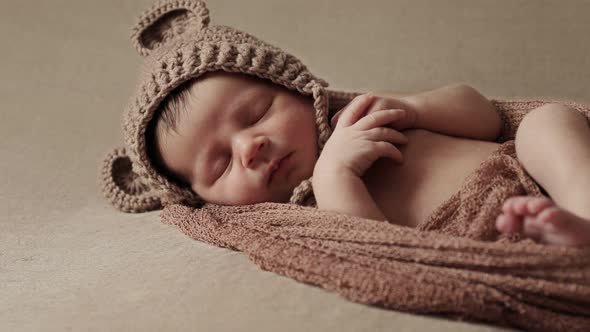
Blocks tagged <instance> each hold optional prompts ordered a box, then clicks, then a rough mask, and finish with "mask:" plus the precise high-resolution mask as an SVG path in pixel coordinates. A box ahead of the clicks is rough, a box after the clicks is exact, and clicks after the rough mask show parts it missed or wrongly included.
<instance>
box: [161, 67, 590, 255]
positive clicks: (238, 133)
mask: <svg viewBox="0 0 590 332" xmlns="http://www.w3.org/2000/svg"><path fill="white" fill-rule="evenodd" d="M154 123H155V126H154V127H155V128H154V130H152V131H151V134H152V135H153V139H151V140H149V141H150V142H152V144H153V146H152V147H151V155H152V158H153V159H154V160H155V163H156V164H157V165H159V168H160V169H161V170H162V171H163V172H165V173H167V175H168V176H169V177H171V178H174V179H175V180H176V181H178V182H181V183H184V184H185V185H187V186H189V187H190V188H192V190H194V191H195V192H196V193H197V194H198V195H199V196H200V197H202V198H203V199H204V200H206V201H207V202H211V203H217V204H225V205H243V204H254V203H260V202H288V201H289V197H290V196H291V194H292V192H293V190H294V188H295V187H296V186H297V185H298V184H299V183H301V181H303V180H305V179H307V178H310V177H312V179H313V188H314V194H315V198H316V200H317V206H318V208H319V209H325V210H331V211H337V212H341V213H346V214H351V215H355V216H360V217H364V218H370V219H375V220H383V221H389V222H397V221H403V225H405V226H409V227H415V226H416V225H417V224H418V223H419V222H420V221H422V220H424V218H426V217H427V216H428V215H429V214H430V213H431V212H432V211H433V210H434V209H435V208H436V207H437V206H439V205H440V204H441V203H442V202H443V201H444V200H445V199H446V198H448V197H449V196H450V195H451V194H452V193H453V192H455V191H457V189H459V187H460V185H461V183H462V182H463V181H464V180H465V177H466V176H467V175H468V174H469V173H470V172H472V171H473V170H474V169H475V168H476V167H477V166H478V165H479V164H480V163H481V162H482V161H483V160H484V159H485V158H486V157H487V156H488V155H490V154H491V153H492V152H493V151H494V150H496V149H497V148H498V146H499V145H500V144H498V143H495V141H496V139H497V138H498V136H499V133H500V130H501V120H500V117H499V116H498V114H497V112H496V111H495V109H494V107H493V106H492V104H491V103H490V102H489V101H488V100H487V99H486V98H485V97H483V96H482V95H481V94H480V93H478V92H477V91H476V90H475V89H473V88H471V87H469V86H466V85H462V84H458V85H450V86H446V87H443V88H440V89H436V90H433V91H429V92H425V93H420V94H415V95H410V96H403V97H398V98H395V96H393V95H390V96H387V95H383V94H382V95H379V94H377V93H376V94H363V95H360V96H358V97H356V98H355V99H353V100H352V101H351V102H350V103H349V104H348V105H347V106H346V107H344V108H343V109H342V110H340V111H339V112H338V113H337V114H336V115H335V116H334V117H333V118H332V120H331V124H332V127H333V129H334V131H333V133H332V135H331V136H330V138H329V139H328V141H327V142H326V145H325V147H324V149H323V151H322V152H321V154H319V155H318V149H317V147H316V144H315V142H316V140H317V137H316V136H317V134H316V124H315V116H314V108H313V100H312V99H311V98H309V97H305V96H302V95H300V94H298V93H294V92H292V91H289V90H288V89H286V88H284V87H281V86H278V85H276V84H273V83H271V82H268V81H265V80H262V79H258V78H255V77H249V76H248V75H243V74H235V73H226V72H212V73H208V74H206V75H204V76H201V77H200V78H199V79H195V80H192V81H189V82H187V83H186V84H185V85H183V86H182V87H180V88H179V89H177V90H176V91H175V92H174V93H172V94H170V95H169V96H168V97H167V99H166V100H165V101H164V102H163V103H162V111H161V113H160V117H159V118H158V120H157V121H156V122H154ZM541 131H543V132H545V133H546V135H545V136H544V137H541V136H540V135H539V132H541ZM563 140H570V141H571V143H572V144H570V145H569V146H570V147H571V148H570V149H569V150H567V151H560V150H559V149H552V148H551V144H556V143H557V142H561V141H563ZM195 142H198V144H195ZM588 143H590V129H589V128H588V126H587V124H586V119H585V117H584V116H583V115H581V114H579V113H578V112H577V111H575V110H572V109H568V108H566V107H564V106H561V105H559V104H546V105H544V106H542V107H540V108H538V109H535V110H533V111H531V112H530V113H529V114H528V115H527V116H526V117H525V119H524V120H523V122H522V123H521V126H520V127H519V131H518V132H517V136H516V147H517V153H518V155H519V159H521V160H522V162H523V165H524V166H525V168H526V169H527V171H529V173H530V174H531V175H532V176H533V177H534V179H535V180H536V181H537V182H538V183H539V184H540V185H542V186H543V189H544V190H546V192H547V193H548V194H549V196H550V197H551V198H549V197H544V198H543V197H529V196H521V197H513V198H510V199H508V200H507V201H505V202H504V204H503V206H502V212H503V213H502V214H500V215H499V216H498V218H497V221H496V227H497V229H498V230H499V231H500V232H506V233H509V232H521V233H522V234H523V235H525V236H528V237H531V238H533V239H535V240H538V241H540V242H544V243H553V244H563V245H582V244H587V243H590V209H589V208H588V204H587V202H584V201H583V200H580V199H577V198H583V197H585V195H584V192H583V191H577V190H573V191H572V189H577V188H579V189H581V190H583V189H584V188H587V186H586V185H584V184H582V183H580V184H579V185H577V186H576V183H572V182H571V181H568V178H570V179H572V180H573V179H580V176H581V174H578V173H570V172H569V171H571V170H575V169H577V170H578V171H583V170H584V168H585V166H581V165H582V164H580V162H582V161H584V159H583V157H582V156H584V157H585V158H586V159H585V160H586V162H587V163H586V164H584V165H588V163H590V151H588V149H586V148H585V146H584V144H588ZM547 151H552V152H551V153H552V154H559V155H563V158H562V162H561V163H560V165H552V164H551V163H547V162H546V160H547V159H546V156H545V155H544V154H545V153H547ZM521 157H522V158H521ZM568 163H570V164H568ZM574 174H575V175H574ZM556 201H558V202H560V204H557V203H556Z"/></svg>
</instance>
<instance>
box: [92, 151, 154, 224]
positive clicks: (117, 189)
mask: <svg viewBox="0 0 590 332" xmlns="http://www.w3.org/2000/svg"><path fill="white" fill-rule="evenodd" d="M100 173H101V174H100V181H101V186H102V192H103V194H104V196H105V197H106V198H107V200H109V202H110V203H111V204H112V205H113V206H114V207H115V208H117V209H119V210H121V211H123V212H134V213H139V212H147V211H151V210H156V209H160V208H161V207H162V204H161V200H160V197H159V196H160V194H161V190H158V189H157V188H155V186H154V185H153V184H151V183H150V182H149V181H148V180H147V179H145V178H142V177H140V176H139V175H137V174H136V173H135V172H134V171H133V167H132V163H131V159H130V158H129V156H127V154H126V153H125V148H117V149H114V150H113V151H111V152H109V153H108V154H107V155H106V157H105V159H104V161H103V163H102V168H101V170H100Z"/></svg>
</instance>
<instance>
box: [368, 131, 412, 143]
mask: <svg viewBox="0 0 590 332" xmlns="http://www.w3.org/2000/svg"><path fill="white" fill-rule="evenodd" d="M367 135H368V138H369V139H370V140H371V141H382V142H389V143H391V144H406V143H408V138H407V137H406V135H404V134H402V133H401V132H399V131H397V130H395V129H391V128H387V127H379V128H373V129H370V130H367Z"/></svg>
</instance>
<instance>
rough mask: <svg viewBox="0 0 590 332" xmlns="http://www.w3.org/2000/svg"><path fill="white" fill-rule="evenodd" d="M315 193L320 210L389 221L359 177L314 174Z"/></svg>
mask: <svg viewBox="0 0 590 332" xmlns="http://www.w3.org/2000/svg"><path fill="white" fill-rule="evenodd" d="M313 191H314V195H315V199H316V202H317V205H318V208H319V209H322V210H328V211H336V212H341V213H345V214H348V215H353V216H358V217H363V218H367V219H373V220H379V221H387V218H386V217H385V215H384V214H383V212H381V209H379V207H378V206H377V204H376V203H375V200H373V197H371V194H369V191H368V190H367V187H366V186H365V184H364V182H363V180H362V179H361V178H360V177H358V176H354V175H349V174H335V173H331V174H314V179H313Z"/></svg>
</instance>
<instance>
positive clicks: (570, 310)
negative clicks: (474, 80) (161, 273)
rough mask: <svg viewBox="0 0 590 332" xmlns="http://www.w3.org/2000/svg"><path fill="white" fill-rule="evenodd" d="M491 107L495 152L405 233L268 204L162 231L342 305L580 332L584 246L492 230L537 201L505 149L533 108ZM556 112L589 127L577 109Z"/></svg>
mask: <svg viewBox="0 0 590 332" xmlns="http://www.w3.org/2000/svg"><path fill="white" fill-rule="evenodd" d="M492 102H493V104H494V105H495V106H496V108H497V109H498V111H499V113H500V116H501V117H502V119H503V120H504V124H505V126H504V128H503V131H502V137H501V138H500V139H499V140H498V143H502V144H501V145H500V146H499V147H498V149H497V150H496V151H494V153H492V154H491V155H490V156H489V157H488V158H487V159H485V160H484V161H483V162H482V163H481V164H480V165H479V167H478V168H477V169H476V170H475V171H473V172H472V173H471V174H469V175H468V177H467V178H466V180H465V181H464V183H463V184H462V186H461V188H460V189H459V190H458V191H457V192H456V193H455V194H454V195H452V196H451V197H450V198H449V199H447V200H446V201H445V202H443V203H442V204H441V206H440V207H438V208H437V209H436V210H435V211H433V212H432V213H431V215H430V216H429V217H427V218H426V219H425V220H423V221H422V222H421V223H420V224H419V225H418V226H417V227H416V228H409V227H404V226H399V225H397V224H392V223H386V222H379V221H375V220H370V219H364V218H360V217H353V216H348V215H345V214H340V213H335V212H330V211H324V210H319V209H314V208H310V207H305V206H297V205H292V204H276V203H263V204H254V205H247V206H221V205H214V204H206V205H205V206H204V207H203V208H201V209H194V208H192V207H189V206H185V205H180V204H172V205H169V206H167V207H166V208H165V209H164V210H163V211H162V213H161V218H162V221H163V222H164V223H167V224H171V225H175V226H177V227H178V228H179V229H180V230H182V231H183V232H184V233H185V234H187V235H188V236H190V237H191V238H193V239H195V240H199V241H203V242H206V243H210V244H212V245H216V246H220V247H226V248H230V249H233V250H239V251H242V252H244V254H246V255H247V256H248V257H249V258H250V259H251V260H252V261H253V262H254V263H255V264H257V265H259V266H260V267H261V268H262V269H264V270H268V271H272V272H275V273H278V274H280V275H283V276H286V277H289V278H293V279H295V280H297V281H300V282H304V283H308V284H311V285H316V286H319V287H322V288H324V289H326V290H329V291H333V292H336V293H338V294H340V295H341V296H343V297H344V298H346V299H349V300H351V301H355V302H359V303H365V304H371V305H376V306H380V307H385V308H390V309H395V310H400V311H405V312H411V313H418V314H431V315H437V316H443V317H447V318H455V319H457V318H458V319H462V320H469V321H474V322H485V323H488V324H494V325H501V326H511V327H515V328H520V329H524V330H530V331H588V330H589V328H590V247H567V246H557V245H544V244H538V243H535V242H533V241H532V240H531V239H524V238H521V237H520V235H518V234H516V235H511V236H506V235H503V234H500V233H499V232H498V231H497V230H496V228H495V226H494V225H495V219H496V217H497V216H498V215H499V213H500V212H501V205H502V203H503V202H504V201H505V200H506V199H507V198H508V197H511V196H515V195H531V196H539V195H541V191H540V187H539V186H538V185H537V184H536V183H535V181H534V180H533V179H532V178H531V177H530V175H528V174H527V173H526V171H525V170H524V167H523V166H522V164H520V163H519V161H518V160H517V159H516V152H515V146H514V140H513V139H514V137H515V133H516V129H517V128H518V125H519V123H520V121H521V120H522V118H523V117H524V115H525V114H526V113H528V112H529V111H530V110H531V109H533V108H536V107H539V106H541V105H543V104H544V103H545V101H542V100H536V101H501V100H493V101H492ZM564 104H566V105H568V106H571V107H573V108H575V109H576V110H578V111H580V112H582V113H584V114H585V115H586V117H589V116H590V109H589V108H588V107H585V106H583V105H580V104H576V103H571V102H566V103H564ZM542 134H543V133H539V135H542ZM402 223H403V221H402Z"/></svg>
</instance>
